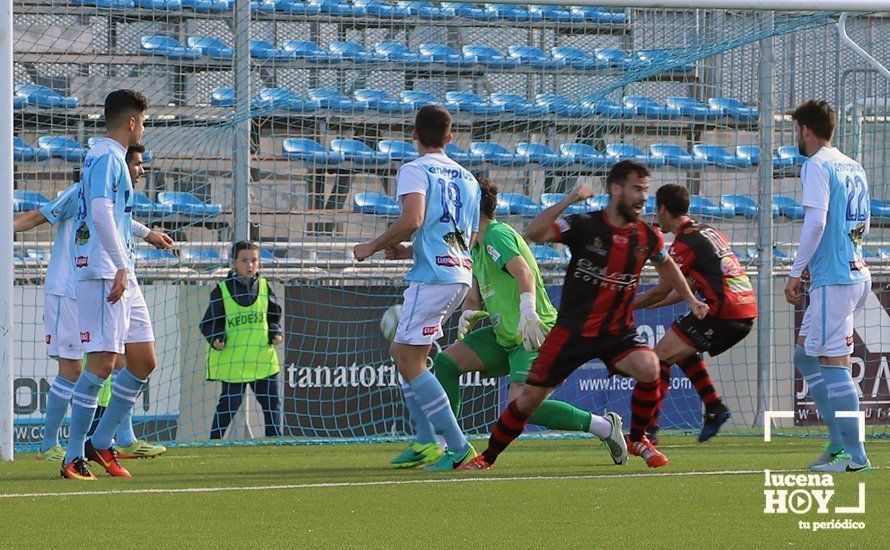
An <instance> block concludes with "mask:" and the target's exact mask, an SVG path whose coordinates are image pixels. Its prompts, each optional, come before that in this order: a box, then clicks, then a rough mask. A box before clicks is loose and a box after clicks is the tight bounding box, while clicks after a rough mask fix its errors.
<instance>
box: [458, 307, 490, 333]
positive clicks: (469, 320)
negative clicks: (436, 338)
mask: <svg viewBox="0 0 890 550" xmlns="http://www.w3.org/2000/svg"><path fill="white" fill-rule="evenodd" d="M485 317H488V312H487V311H473V310H472V309H465V310H463V311H462V312H461V314H460V320H459V321H458V322H457V339H458V340H463V339H464V336H466V335H467V333H468V332H470V331H471V330H473V327H474V326H476V323H478V322H479V321H480V320H481V319H484V318H485Z"/></svg>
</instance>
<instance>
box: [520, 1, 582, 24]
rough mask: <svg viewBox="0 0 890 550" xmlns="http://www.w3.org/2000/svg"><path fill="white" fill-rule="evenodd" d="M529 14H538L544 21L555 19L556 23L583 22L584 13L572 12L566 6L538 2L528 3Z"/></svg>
mask: <svg viewBox="0 0 890 550" xmlns="http://www.w3.org/2000/svg"><path fill="white" fill-rule="evenodd" d="M528 11H529V13H530V14H532V15H534V14H540V15H541V19H543V20H544V21H556V22H558V23H583V22H584V14H582V13H578V12H573V11H572V10H571V8H570V7H568V6H548V5H539V4H530V5H529V6H528Z"/></svg>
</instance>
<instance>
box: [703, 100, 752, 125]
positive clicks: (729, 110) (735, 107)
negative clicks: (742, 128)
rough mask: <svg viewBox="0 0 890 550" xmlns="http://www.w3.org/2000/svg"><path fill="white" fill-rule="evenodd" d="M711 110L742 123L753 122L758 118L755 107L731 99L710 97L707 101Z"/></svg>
mask: <svg viewBox="0 0 890 550" xmlns="http://www.w3.org/2000/svg"><path fill="white" fill-rule="evenodd" d="M708 106H709V107H711V109H714V110H719V111H720V112H721V113H723V115H724V116H728V117H732V118H735V119H737V120H741V121H744V122H754V121H756V120H757V118H758V117H759V116H760V111H759V110H758V109H757V107H751V106H748V105H745V104H744V103H742V102H741V101H739V100H738V99H734V98H731V97H712V98H711V99H709V100H708Z"/></svg>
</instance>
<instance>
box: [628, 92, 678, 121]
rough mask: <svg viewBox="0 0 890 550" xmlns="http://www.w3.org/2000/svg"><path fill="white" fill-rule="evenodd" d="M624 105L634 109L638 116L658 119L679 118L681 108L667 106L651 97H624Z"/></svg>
mask: <svg viewBox="0 0 890 550" xmlns="http://www.w3.org/2000/svg"><path fill="white" fill-rule="evenodd" d="M624 106H625V107H627V108H630V109H633V110H634V113H636V114H637V115H638V116H644V117H646V118H657V119H673V118H679V117H680V115H681V112H680V109H678V108H676V107H667V106H665V105H662V104H661V103H659V102H657V101H655V100H654V99H652V98H649V97H643V96H629V97H626V98H624Z"/></svg>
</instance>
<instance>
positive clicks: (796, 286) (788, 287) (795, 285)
mask: <svg viewBox="0 0 890 550" xmlns="http://www.w3.org/2000/svg"><path fill="white" fill-rule="evenodd" d="M802 289H803V283H802V282H801V280H800V277H788V282H787V283H785V301H786V302H788V303H789V304H791V305H794V306H799V305H800V303H801V300H802V296H801V294H802V292H801V291H802Z"/></svg>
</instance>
